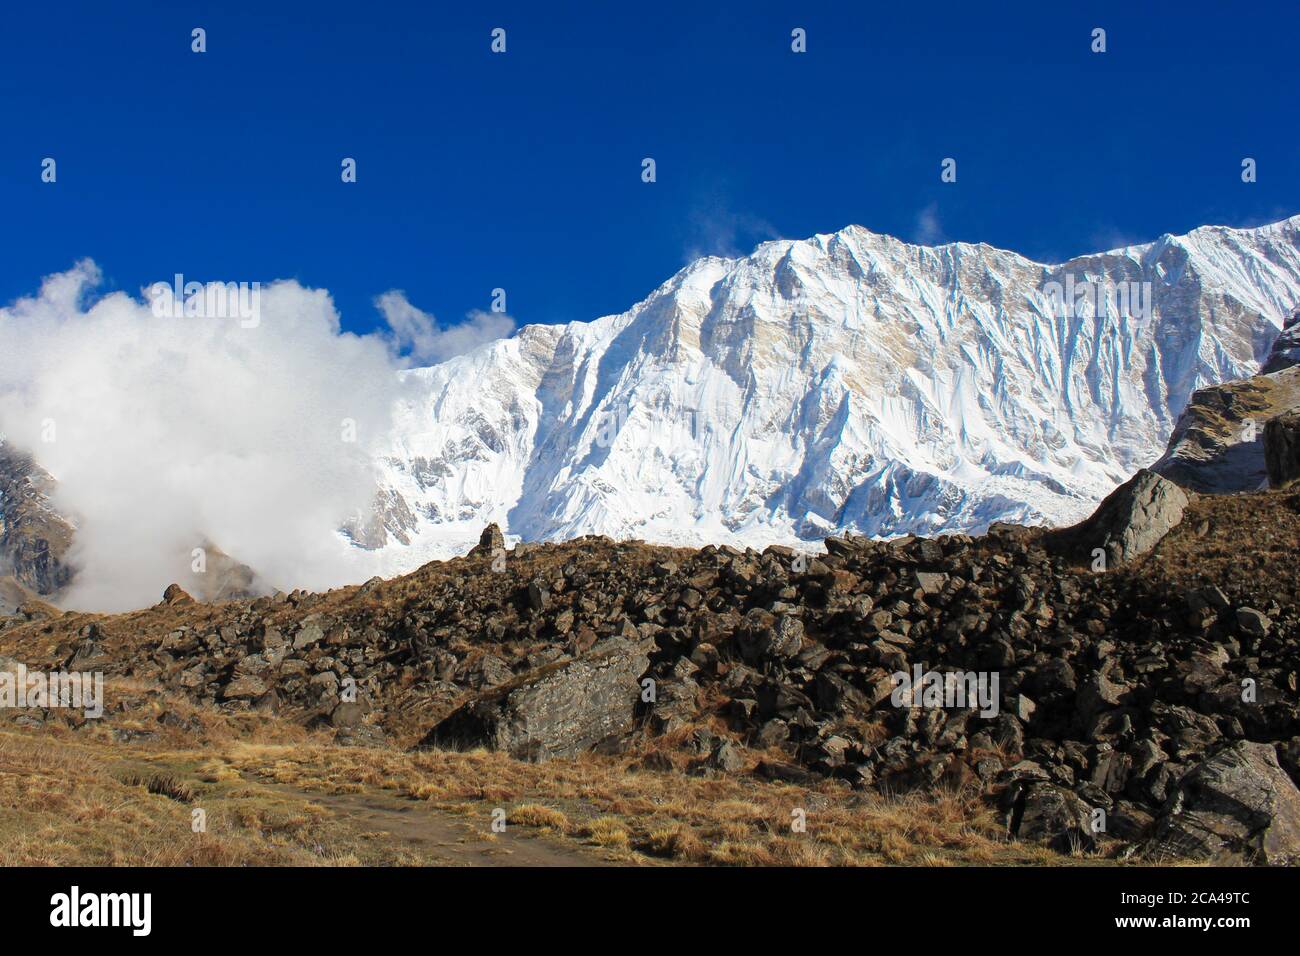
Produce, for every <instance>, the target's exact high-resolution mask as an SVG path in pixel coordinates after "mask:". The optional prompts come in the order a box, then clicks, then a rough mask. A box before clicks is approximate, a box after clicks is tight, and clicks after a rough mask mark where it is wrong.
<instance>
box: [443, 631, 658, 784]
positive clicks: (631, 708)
mask: <svg viewBox="0 0 1300 956" xmlns="http://www.w3.org/2000/svg"><path fill="white" fill-rule="evenodd" d="M649 650H650V646H649V645H648V643H644V642H643V643H633V642H632V641H628V640H624V639H622V638H611V639H609V640H606V641H604V642H603V643H602V644H598V645H597V646H596V647H595V648H594V649H593V650H592V651H591V652H590V653H588V654H586V655H584V656H582V657H579V658H577V659H572V660H564V661H560V662H558V663H555V664H551V665H548V666H546V667H543V668H540V669H538V670H536V671H532V672H530V673H528V674H525V675H524V676H522V677H520V678H518V679H516V680H514V681H511V682H510V683H508V684H504V685H502V686H501V687H497V688H494V689H492V690H490V691H487V692H485V693H483V694H480V695H479V696H478V697H475V698H474V699H472V700H470V701H469V702H468V703H466V704H464V705H462V706H461V707H460V708H458V709H457V710H455V711H454V712H452V713H451V714H450V715H449V716H448V717H447V718H446V719H445V720H443V721H442V722H441V723H439V724H438V725H437V726H436V727H434V728H433V729H432V730H431V731H429V733H428V734H427V735H426V736H425V738H424V739H423V740H422V741H421V742H420V746H422V747H446V748H452V749H469V748H472V747H487V748H488V749H489V750H500V751H504V752H505V753H508V754H510V755H511V756H512V757H515V758H518V759H521V760H533V761H538V762H540V761H543V760H548V759H550V758H551V757H571V756H575V755H577V754H579V753H582V752H584V751H586V750H590V749H591V748H592V747H595V746H596V745H597V744H599V743H601V742H603V741H605V740H608V739H610V738H611V737H616V736H618V735H621V734H625V733H627V732H628V731H630V730H631V729H632V726H633V718H634V714H635V710H636V704H637V702H638V700H640V692H641V688H640V685H639V683H638V679H639V678H640V677H641V675H642V674H644V673H645V672H646V670H647V669H648V668H649V666H650V660H649V657H648V653H649Z"/></svg>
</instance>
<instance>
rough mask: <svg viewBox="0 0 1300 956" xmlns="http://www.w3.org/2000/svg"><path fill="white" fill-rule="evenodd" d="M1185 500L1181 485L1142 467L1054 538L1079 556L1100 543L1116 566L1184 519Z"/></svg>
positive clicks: (1085, 555) (1083, 557) (1091, 553)
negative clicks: (1081, 518)
mask: <svg viewBox="0 0 1300 956" xmlns="http://www.w3.org/2000/svg"><path fill="white" fill-rule="evenodd" d="M1188 501H1189V499H1188V497H1187V493H1186V492H1184V491H1183V489H1182V488H1180V487H1178V485H1176V484H1174V483H1173V482H1172V481H1169V480H1167V479H1165V478H1162V477H1160V476H1159V475H1157V474H1155V473H1154V472H1151V471H1148V470H1147V469H1145V468H1144V469H1142V470H1140V471H1139V472H1138V473H1137V474H1135V475H1134V476H1133V477H1132V478H1130V479H1129V480H1128V481H1126V482H1125V483H1124V484H1122V485H1120V486H1119V487H1118V488H1116V489H1115V490H1114V491H1112V492H1111V493H1110V494H1109V495H1107V496H1106V499H1105V500H1104V501H1103V502H1102V503H1101V505H1100V506H1099V507H1098V508H1097V510H1096V511H1095V512H1093V514H1092V516H1091V517H1089V518H1087V519H1085V520H1084V521H1082V522H1080V523H1079V524H1077V525H1075V526H1074V527H1073V528H1068V529H1065V530H1064V531H1062V532H1059V533H1058V534H1057V535H1056V536H1055V540H1057V541H1058V542H1060V543H1061V544H1063V545H1064V546H1065V547H1067V548H1068V549H1070V550H1072V551H1073V552H1074V553H1075V556H1076V558H1077V559H1079V560H1091V558H1092V557H1093V556H1094V554H1095V553H1096V549H1101V550H1102V551H1104V552H1105V557H1106V567H1108V568H1116V567H1119V566H1120V565H1123V564H1127V563H1128V562H1130V561H1132V560H1134V559H1136V558H1140V557H1141V556H1142V555H1144V554H1146V553H1147V552H1148V551H1150V550H1151V549H1152V548H1154V547H1155V546H1156V545H1158V544H1159V543H1160V542H1161V540H1162V539H1163V538H1164V536H1165V535H1166V534H1168V533H1169V531H1170V530H1171V529H1172V528H1174V527H1175V526H1176V525H1177V524H1178V522H1180V521H1181V520H1182V518H1183V511H1184V509H1186V507H1187V504H1188Z"/></svg>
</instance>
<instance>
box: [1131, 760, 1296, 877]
mask: <svg viewBox="0 0 1300 956" xmlns="http://www.w3.org/2000/svg"><path fill="white" fill-rule="evenodd" d="M1148 853H1149V854H1150V855H1151V856H1153V857H1154V858H1156V859H1163V858H1173V857H1182V858H1188V857H1190V858H1192V859H1197V860H1211V861H1214V862H1217V863H1242V862H1248V863H1264V864H1268V865H1271V866H1292V865H1295V864H1297V863H1300V790H1297V789H1296V786H1295V784H1294V783H1292V782H1291V778H1290V777H1288V776H1287V775H1286V772H1285V771H1283V770H1282V768H1281V767H1280V766H1279V765H1278V761H1277V752H1276V751H1275V750H1274V748H1273V746H1272V744H1264V743H1251V742H1248V741H1237V742H1236V743H1233V744H1231V745H1230V746H1228V747H1225V748H1224V749H1222V750H1220V751H1219V752H1218V753H1217V754H1215V755H1214V756H1212V757H1210V758H1209V759H1208V760H1206V761H1205V762H1203V763H1201V764H1200V765H1199V766H1197V767H1195V768H1194V769H1192V770H1191V771H1189V772H1188V773H1187V774H1185V775H1184V776H1183V778H1182V780H1181V781H1180V782H1179V784H1178V788H1177V790H1176V791H1175V792H1174V794H1173V796H1172V798H1171V799H1170V802H1169V806H1168V807H1167V809H1166V811H1165V813H1164V815H1163V816H1162V817H1161V818H1160V821H1159V823H1158V824H1157V827H1156V834H1155V836H1154V838H1153V839H1152V841H1151V844H1150V847H1149V849H1148Z"/></svg>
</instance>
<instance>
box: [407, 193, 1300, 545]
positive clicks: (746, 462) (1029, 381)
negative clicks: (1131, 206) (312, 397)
mask: <svg viewBox="0 0 1300 956" xmlns="http://www.w3.org/2000/svg"><path fill="white" fill-rule="evenodd" d="M1298 231H1300V217H1297V218H1295V219H1291V220H1287V221H1285V222H1281V223H1278V224H1275V225H1273V226H1268V227H1264V228H1261V229H1255V230H1232V229H1224V228H1218V227H1207V228H1204V229H1198V230H1195V231H1194V232H1192V233H1190V234H1189V235H1187V236H1182V237H1173V236H1165V237H1162V238H1161V239H1160V240H1158V241H1156V242H1154V243H1150V244H1148V245H1142V246H1133V247H1129V248H1126V249H1120V250H1115V251H1113V252H1108V253H1104V254H1100V255H1095V256H1086V257H1082V258H1079V259H1075V260H1072V261H1070V262H1067V263H1064V264H1061V265H1043V264H1040V263H1035V262H1031V261H1030V260H1027V259H1025V258H1023V257H1021V256H1018V255H1016V254H1014V253H1010V252H1005V251H1002V250H998V249H994V248H991V247H989V246H985V245H968V244H963V243H958V244H953V245H947V246H940V247H935V248H928V247H921V246H912V245H908V244H907V243H903V242H900V241H898V240H895V239H892V238H889V237H887V236H881V235H876V234H873V233H870V232H868V231H866V230H863V229H860V228H857V227H850V228H847V229H845V230H843V231H841V232H839V233H835V234H833V235H821V236H816V237H813V238H812V239H808V240H804V241H798V242H790V241H781V242H771V243H766V244H764V245H762V246H760V247H759V248H758V249H757V250H756V251H755V252H754V254H753V255H751V256H749V257H747V258H744V259H738V260H726V259H717V258H707V259H702V260H700V261H698V262H696V263H694V264H692V265H691V266H689V267H688V268H686V269H684V270H683V271H682V272H680V273H679V274H678V275H676V276H674V277H673V278H672V279H671V280H670V281H669V282H667V283H665V284H664V285H663V286H662V287H660V288H659V289H657V290H656V291H655V292H654V293H652V294H651V295H650V296H649V297H648V298H647V299H646V300H645V301H643V302H641V303H639V304H638V305H636V306H635V307H633V308H632V309H630V310H629V311H628V312H625V313H623V314H622V315H616V316H608V317H605V318H602V319H598V320H596V321H594V322H589V323H578V322H575V323H572V324H570V325H567V326H528V327H525V328H524V329H523V330H521V332H520V333H519V334H518V335H517V336H516V337H514V338H512V339H509V340H506V341H501V342H497V343H494V344H492V345H490V346H487V347H484V348H482V349H479V350H478V351H475V352H473V353H471V354H469V355H465V356H462V357H460V358H457V359H454V360H452V361H450V362H448V363H445V364H443V365H440V366H437V367H434V368H430V369H420V370H415V371H412V372H410V373H408V375H409V382H410V383H411V384H412V385H413V386H414V387H415V389H416V391H417V393H418V394H417V396H416V397H414V398H412V399H411V400H409V402H408V403H407V404H406V405H405V406H403V407H402V408H401V409H400V412H399V423H398V429H397V433H396V437H395V439H394V443H393V448H392V452H391V454H390V455H388V456H387V457H386V459H385V461H384V463H383V467H384V470H385V481H386V483H387V485H388V486H389V487H391V488H392V489H393V490H394V491H396V492H398V493H400V495H401V496H402V498H403V499H404V500H405V501H406V502H408V503H409V504H410V507H411V511H412V513H413V514H414V515H415V517H416V527H415V528H414V529H413V530H412V532H411V539H412V541H413V547H415V548H416V549H417V550H420V551H421V556H422V557H427V556H438V555H445V554H449V553H452V552H463V551H465V550H466V549H468V548H469V547H470V546H471V545H473V543H474V541H475V540H476V536H477V534H478V532H479V530H480V529H481V528H482V526H483V525H484V524H485V523H487V522H489V521H496V522H498V523H500V524H501V525H502V527H503V528H504V529H505V530H506V531H507V532H508V533H509V534H510V535H512V536H522V537H524V538H526V539H530V540H531V539H563V538H571V537H575V536H578V535H582V534H587V533H597V534H609V535H611V536H614V537H618V538H637V537H639V538H645V539H648V540H656V541H664V542H669V543H685V544H691V543H702V542H705V541H715V542H731V543H736V544H753V545H764V544H767V543H786V544H793V543H798V542H799V541H816V540H819V539H820V538H821V537H823V536H825V535H828V534H835V533H843V532H852V533H859V534H868V535H894V534H900V533H907V532H915V533H932V532H936V531H961V530H972V531H974V530H980V529H982V528H983V527H986V526H987V525H988V524H990V523H992V522H994V521H1019V522H1031V523H1035V522H1039V523H1052V524H1067V523H1069V522H1072V521H1076V520H1078V519H1080V518H1082V517H1083V516H1085V515H1086V514H1088V513H1089V512H1090V511H1091V510H1092V508H1093V506H1095V504H1096V503H1097V502H1098V501H1099V500H1100V499H1101V498H1103V497H1104V496H1105V495H1106V494H1107V493H1109V491H1110V490H1111V489H1113V488H1114V487H1115V485H1116V484H1117V483H1118V482H1120V481H1122V480H1124V479H1125V478H1126V477H1127V476H1129V475H1131V474H1132V473H1133V471H1134V470H1135V469H1137V468H1138V467H1141V466H1144V465H1147V464H1149V463H1150V461H1151V460H1152V459H1153V458H1154V457H1155V454H1156V453H1155V450H1156V449H1159V448H1160V447H1161V446H1162V445H1163V444H1164V442H1165V440H1166V438H1167V436H1168V435H1169V433H1170V432H1171V430H1172V429H1173V427H1174V423H1175V421H1176V420H1177V418H1178V416H1179V414H1180V413H1181V412H1182V411H1183V409H1184V407H1185V406H1186V404H1187V402H1188V400H1189V398H1190V397H1191V396H1192V394H1193V393H1194V392H1195V391H1196V390H1197V389H1200V388H1203V387H1205V386H1207V385H1210V384H1212V383H1217V382H1222V381H1224V380H1228V379H1238V378H1242V377H1245V376H1249V375H1252V374H1254V373H1255V372H1256V371H1257V370H1258V369H1259V367H1260V363H1261V361H1262V360H1264V358H1265V357H1266V356H1267V355H1268V354H1269V352H1268V350H1269V346H1270V345H1271V344H1272V342H1273V341H1274V339H1275V338H1276V336H1277V330H1278V329H1279V327H1280V326H1281V325H1282V322H1283V319H1284V317H1286V316H1288V315H1290V314H1291V312H1292V311H1293V310H1294V309H1295V307H1296V303H1297V302H1300V241H1298V240H1297V233H1298ZM1083 282H1092V283H1094V284H1095V286H1094V287H1099V288H1103V289H1104V288H1115V287H1119V285H1120V284H1121V283H1129V284H1131V286H1130V288H1132V289H1134V290H1141V289H1145V290H1146V291H1147V292H1149V295H1150V308H1149V310H1144V309H1142V308H1141V303H1142V294H1141V292H1137V293H1136V295H1135V296H1133V297H1132V300H1131V304H1130V308H1129V309H1128V310H1127V311H1125V310H1124V309H1122V308H1121V307H1120V304H1121V303H1120V300H1119V299H1117V298H1116V299H1114V300H1113V301H1111V300H1106V299H1105V298H1104V297H1103V300H1102V301H1100V302H1099V303H1098V302H1084V303H1079V307H1078V308H1076V309H1068V310H1067V309H1062V308H1061V307H1060V304H1059V302H1058V301H1056V300H1055V299H1053V297H1052V295H1051V294H1050V290H1051V289H1052V288H1053V286H1052V284H1053V283H1060V284H1062V285H1063V286H1065V287H1069V286H1070V285H1071V284H1073V285H1074V286H1076V287H1077V286H1079V285H1080V284H1081V283H1083ZM1144 284H1146V285H1144Z"/></svg>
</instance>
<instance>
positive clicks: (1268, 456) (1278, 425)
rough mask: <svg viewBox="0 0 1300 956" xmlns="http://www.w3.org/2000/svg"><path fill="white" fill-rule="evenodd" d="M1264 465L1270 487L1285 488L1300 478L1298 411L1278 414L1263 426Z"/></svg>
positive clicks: (1299, 426)
mask: <svg viewBox="0 0 1300 956" xmlns="http://www.w3.org/2000/svg"><path fill="white" fill-rule="evenodd" d="M1264 465H1265V468H1266V470H1267V471H1268V484H1269V487H1271V488H1286V487H1288V486H1290V485H1291V484H1292V483H1293V482H1295V481H1296V479H1298V478H1300V411H1291V412H1286V413H1285V414H1282V415H1278V416H1277V417H1275V418H1271V419H1269V421H1268V424H1266V425H1265V426H1264Z"/></svg>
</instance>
